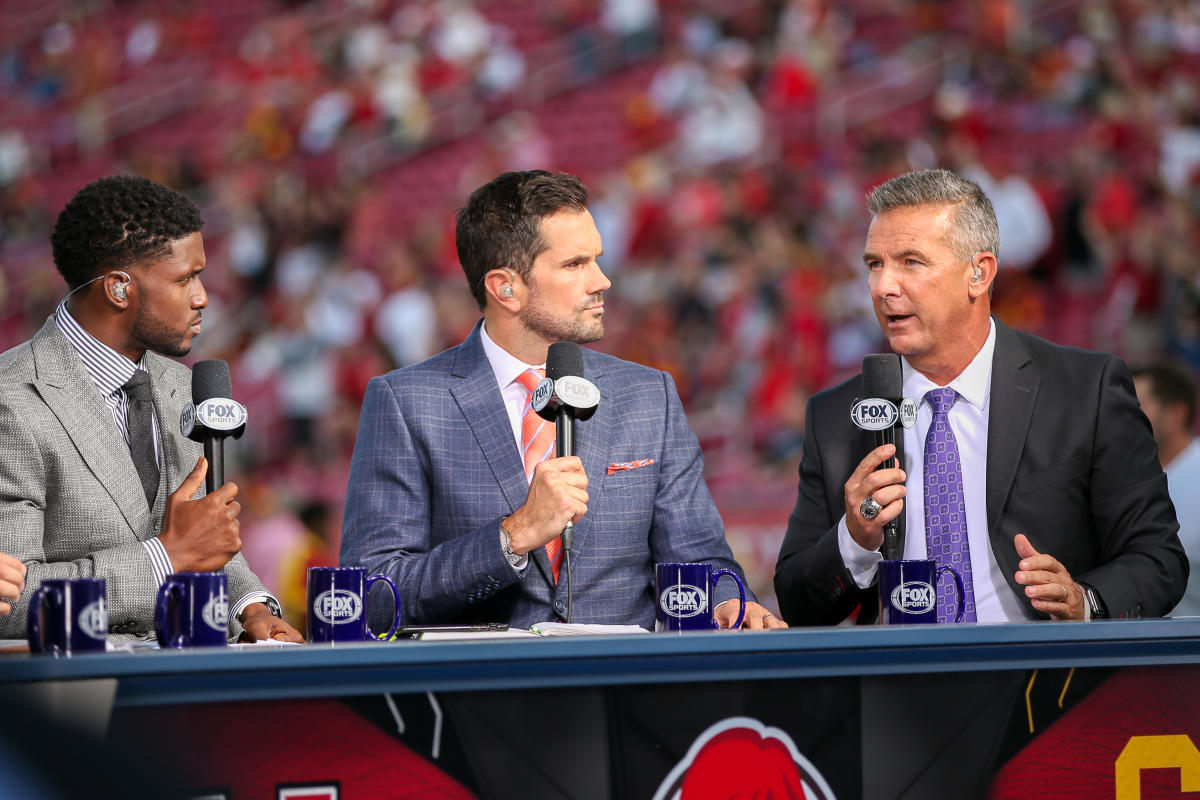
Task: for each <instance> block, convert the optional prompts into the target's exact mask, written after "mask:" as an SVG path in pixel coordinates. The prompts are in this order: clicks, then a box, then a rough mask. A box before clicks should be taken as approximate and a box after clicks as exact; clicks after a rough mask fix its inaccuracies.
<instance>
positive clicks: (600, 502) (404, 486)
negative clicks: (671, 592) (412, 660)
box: [341, 325, 752, 628]
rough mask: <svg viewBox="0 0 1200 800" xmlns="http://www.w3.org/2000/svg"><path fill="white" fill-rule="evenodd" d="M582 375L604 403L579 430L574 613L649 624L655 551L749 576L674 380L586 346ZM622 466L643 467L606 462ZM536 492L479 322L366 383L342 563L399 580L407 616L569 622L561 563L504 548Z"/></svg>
mask: <svg viewBox="0 0 1200 800" xmlns="http://www.w3.org/2000/svg"><path fill="white" fill-rule="evenodd" d="M584 372H585V375H586V377H587V378H588V379H589V380H590V381H592V382H593V383H594V384H596V386H597V387H598V388H599V389H600V395H601V401H600V406H599V408H598V410H597V411H596V413H595V415H594V416H593V417H592V418H591V419H590V420H588V421H586V422H578V423H576V429H575V430H576V432H575V450H576V455H578V456H579V457H580V458H581V459H582V460H583V465H584V470H585V471H586V473H587V476H588V494H589V498H590V499H589V503H588V513H587V515H586V516H585V517H584V518H583V519H582V520H580V521H579V522H578V523H577V524H576V526H575V539H574V547H573V549H572V567H573V569H572V571H573V580H572V584H573V592H572V594H573V601H572V621H573V622H597V623H610V624H636V625H641V626H643V627H647V628H650V627H653V624H654V609H655V604H654V597H653V594H654V591H653V590H654V564H655V562H659V561H685V562H686V561H710V562H712V563H713V565H714V567H727V568H730V569H733V570H735V571H736V572H737V573H738V575H739V576H742V572H741V569H740V568H739V567H738V565H737V564H736V563H735V562H734V560H733V554H732V553H731V552H730V549H729V545H728V543H727V542H726V540H725V533H724V527H723V525H722V523H721V518H720V515H719V514H718V513H717V509H716V506H715V505H714V504H713V501H712V497H711V495H710V494H709V492H708V487H707V486H706V485H705V483H704V476H703V467H704V460H703V456H702V455H701V453H700V445H699V442H698V441H697V439H696V436H695V434H694V433H692V430H691V428H689V427H688V423H687V418H686V417H685V415H684V411H683V406H682V404H681V403H680V400H679V394H678V392H677V391H676V389H675V383H674V381H673V380H672V379H671V376H670V375H668V374H667V373H665V372H660V371H658V370H654V369H650V368H648V367H644V366H641V365H638V364H633V363H631V362H628V361H622V360H621V359H618V358H614V357H612V356H608V355H603V354H600V353H596V352H593V351H590V350H586V349H585V350H584ZM628 462H643V465H642V466H637V467H634V468H626V469H619V468H618V469H614V470H612V471H610V470H609V467H610V465H620V464H626V463H628ZM647 462H648V463H647ZM527 493H528V484H527V483H526V479H525V472H524V469H523V467H522V464H521V458H520V455H519V453H518V448H517V444H516V442H515V440H514V437H513V433H512V427H511V425H510V423H509V419H508V416H507V414H506V412H505V408H504V401H503V400H502V398H501V396H500V390H499V388H498V387H497V385H496V379H495V376H494V374H493V372H492V369H491V365H490V364H489V363H488V360H487V357H486V356H485V355H484V351H483V345H482V342H481V339H480V334H479V325H476V327H475V330H474V331H473V332H472V333H471V335H470V336H469V337H467V339H466V341H464V342H463V343H462V344H460V345H458V346H457V347H454V348H451V349H449V350H446V351H445V352H443V353H440V354H438V355H436V356H434V357H433V358H430V359H428V360H427V361H424V362H422V363H420V364H415V365H413V366H410V367H405V368H403V369H399V370H396V371H393V372H390V373H388V374H386V375H383V376H380V377H377V378H374V379H372V380H371V382H370V384H369V386H368V388H367V393H366V398H365V400H364V402H363V409H362V417H361V419H360V421H359V427H358V439H357V443H356V445H355V448H354V459H353V463H352V466H351V470H350V481H349V487H348V489H347V494H346V511H345V517H344V523H343V530H342V545H341V563H342V564H346V565H362V566H365V567H366V568H367V569H368V570H369V571H370V572H371V573H382V574H385V575H387V576H389V577H391V578H392V579H393V580H394V581H395V582H396V585H397V587H398V588H399V590H400V595H401V598H402V603H403V607H404V620H405V622H406V623H409V624H416V623H457V622H507V623H509V624H510V625H512V626H514V627H528V626H530V625H532V624H534V623H537V622H545V621H561V620H562V619H563V617H564V614H565V611H566V603H565V600H566V573H565V571H564V572H563V574H562V576H561V578H560V581H559V583H558V584H557V585H555V584H554V582H553V580H552V578H551V573H550V566H549V563H548V562H547V560H546V554H545V551H544V549H542V548H539V549H537V550H535V551H534V552H533V553H531V554H530V556H531V557H530V563H529V566H528V567H527V569H526V570H525V572H524V574H523V575H522V574H518V573H517V571H515V570H514V569H513V568H512V567H511V566H510V565H509V564H508V562H507V561H506V560H505V558H504V553H503V551H502V549H501V546H500V520H501V519H503V518H504V517H506V516H508V515H509V514H511V513H512V512H513V511H515V510H516V509H517V508H519V507H520V506H521V505H522V504H523V503H524V502H525V498H526V494H527ZM718 587H719V592H718V594H717V596H716V598H715V599H714V604H715V603H717V602H721V601H722V600H724V599H727V598H728V597H730V596H736V591H735V590H734V589H733V588H732V582H731V581H727V580H724V581H721V582H720V583H719V584H718ZM750 599H752V598H751V596H750V593H749V591H747V600H750Z"/></svg>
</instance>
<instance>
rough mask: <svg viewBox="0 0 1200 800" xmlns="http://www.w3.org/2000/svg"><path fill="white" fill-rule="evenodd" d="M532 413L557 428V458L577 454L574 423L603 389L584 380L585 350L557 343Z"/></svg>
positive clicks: (566, 551) (568, 531)
mask: <svg viewBox="0 0 1200 800" xmlns="http://www.w3.org/2000/svg"><path fill="white" fill-rule="evenodd" d="M531 404H532V406H533V410H534V411H536V412H537V413H538V416H540V417H541V418H542V419H544V420H547V421H548V422H553V423H554V427H555V455H556V456H558V457H559V458H562V457H563V456H573V455H575V420H581V421H586V420H588V419H590V418H591V416H592V414H595V413H596V408H597V407H598V406H599V405H600V390H599V389H597V388H596V385H595V384H594V383H592V382H591V381H589V380H588V379H587V378H585V377H583V348H582V347H580V346H579V345H578V344H576V343H575V342H554V343H553V344H551V345H550V349H549V351H547V353H546V378H545V379H544V380H543V381H542V382H541V383H539V384H538V385H537V387H536V388H535V389H534V390H533V398H532V400H531ZM574 535H575V523H573V522H571V521H570V520H568V521H567V524H566V525H565V526H563V530H562V548H563V565H564V566H565V567H566V569H567V622H570V621H571V540H572V538H573V537H574Z"/></svg>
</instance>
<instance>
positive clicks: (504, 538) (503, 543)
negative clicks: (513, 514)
mask: <svg viewBox="0 0 1200 800" xmlns="http://www.w3.org/2000/svg"><path fill="white" fill-rule="evenodd" d="M500 547H501V548H503V549H504V558H505V559H506V560H507V561H508V563H509V565H510V566H512V567H514V568H519V567H520V566H521V564H522V563H524V561H525V556H522V555H518V554H516V553H514V552H513V549H512V537H511V536H509V535H508V531H506V530H504V526H503V525H501V526H500Z"/></svg>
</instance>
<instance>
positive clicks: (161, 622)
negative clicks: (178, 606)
mask: <svg viewBox="0 0 1200 800" xmlns="http://www.w3.org/2000/svg"><path fill="white" fill-rule="evenodd" d="M183 592H184V586H183V584H182V583H180V582H179V581H176V580H171V579H169V578H168V579H167V580H165V581H163V585H162V586H160V587H158V601H157V602H156V603H155V604H154V634H155V636H156V637H157V639H158V646H159V647H182V646H183V633H182V632H180V631H175V632H174V633H172V632H170V631H168V630H167V626H168V625H169V623H170V619H171V605H172V603H171V598H172V597H173V596H181V595H182V594H183Z"/></svg>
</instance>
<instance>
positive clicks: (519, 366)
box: [479, 322, 546, 390]
mask: <svg viewBox="0 0 1200 800" xmlns="http://www.w3.org/2000/svg"><path fill="white" fill-rule="evenodd" d="M479 338H480V340H481V341H482V342H483V354H484V355H485V356H487V360H488V363H489V364H491V366H492V373H493V374H494V375H495V376H496V383H497V384H499V385H500V389H501V390H503V389H505V388H506V387H507V386H508V385H509V384H510V383H512V382H513V381H515V380H516V379H517V376H519V375H520V374H521V373H522V372H524V371H525V370H527V369H542V368H544V367H545V366H546V362H544V361H543V362H542V363H541V364H526V363H525V362H524V361H522V360H521V359H519V358H517V357H516V356H514V355H513V354H512V353H509V352H508V351H507V350H505V349H504V348H503V347H501V346H500V345H498V344H496V343H495V342H494V341H492V337H490V336H488V332H487V323H486V322H485V323H484V324H482V325H480V326H479Z"/></svg>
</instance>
